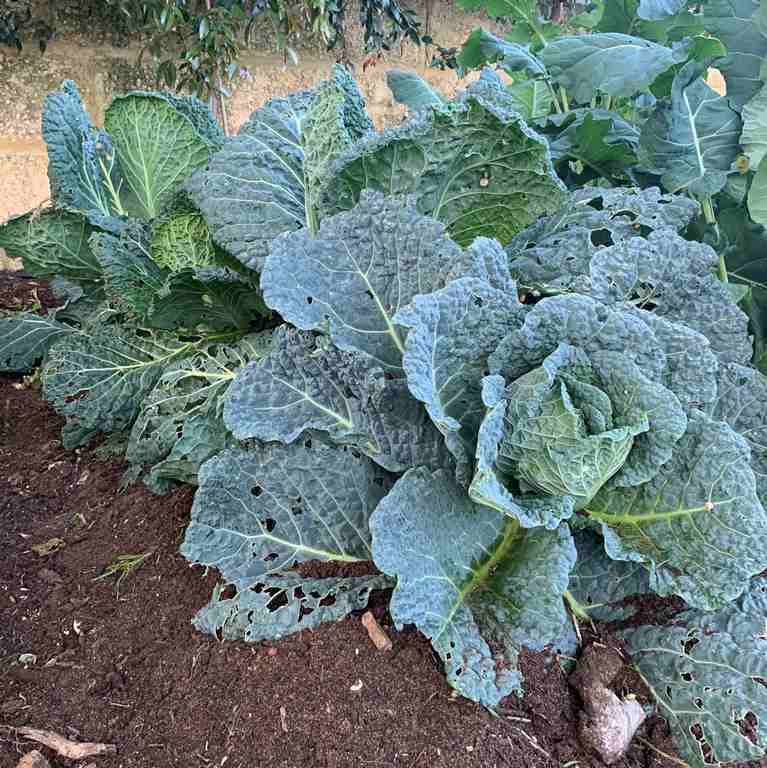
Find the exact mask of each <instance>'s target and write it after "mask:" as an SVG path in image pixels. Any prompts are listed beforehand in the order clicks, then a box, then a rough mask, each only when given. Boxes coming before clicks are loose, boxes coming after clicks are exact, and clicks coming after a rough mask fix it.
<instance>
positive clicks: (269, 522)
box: [264, 517, 277, 533]
mask: <svg viewBox="0 0 767 768" xmlns="http://www.w3.org/2000/svg"><path fill="white" fill-rule="evenodd" d="M276 526H277V523H276V521H275V520H274V519H273V518H271V517H267V518H266V520H264V528H266V532H267V533H271V532H272V531H273V530H274V529H275V527H276Z"/></svg>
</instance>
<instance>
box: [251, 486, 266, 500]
mask: <svg viewBox="0 0 767 768" xmlns="http://www.w3.org/2000/svg"><path fill="white" fill-rule="evenodd" d="M263 490H264V489H263V488H262V487H261V486H260V485H254V486H253V487H252V488H251V489H250V495H251V496H255V497H256V498H258V497H259V496H260V495H261V494H262V493H263Z"/></svg>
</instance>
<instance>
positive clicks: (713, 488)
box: [587, 411, 767, 610]
mask: <svg viewBox="0 0 767 768" xmlns="http://www.w3.org/2000/svg"><path fill="white" fill-rule="evenodd" d="M587 512H588V514H589V515H590V517H591V518H592V519H594V520H596V521H599V522H601V523H602V533H603V535H604V537H605V541H606V549H607V552H608V554H609V555H610V556H611V557H614V558H616V559H619V560H633V561H636V562H643V563H646V564H647V566H648V567H649V569H650V587H651V588H652V589H653V590H654V591H655V592H657V593H658V594H660V595H673V594H677V595H679V596H681V597H682V598H683V599H684V600H685V601H686V602H687V603H688V604H689V605H691V606H693V607H696V608H700V609H701V610H716V609H718V608H720V607H721V606H723V605H725V604H726V603H727V602H729V601H731V600H734V599H735V598H737V597H738V596H739V595H740V594H741V593H742V592H743V590H744V589H745V588H746V587H747V585H748V581H749V579H750V578H751V577H752V576H754V575H755V574H757V573H760V572H761V571H762V570H764V569H765V568H766V567H767V514H765V510H764V508H763V507H762V505H761V504H760V502H759V498H758V497H757V494H756V478H755V476H754V471H753V469H752V468H751V464H750V449H749V445H748V443H747V442H746V440H745V438H743V437H742V436H740V435H739V434H737V433H736V432H735V431H733V429H732V428H731V427H730V426H729V425H727V424H725V423H723V422H718V421H712V420H711V419H709V417H708V416H706V415H704V414H703V413H700V412H695V411H693V412H692V413H691V414H690V416H689V421H688V427H687V432H686V433H685V435H684V436H683V437H682V438H681V440H679V442H678V443H677V445H676V447H675V449H674V454H673V456H672V458H671V460H670V461H669V462H668V463H667V464H665V465H664V466H663V468H662V469H661V470H660V472H658V474H657V475H656V476H655V478H653V480H651V481H650V482H648V483H645V484H644V485H641V486H638V487H635V488H617V487H614V486H612V487H611V486H608V487H605V488H604V489H603V490H602V491H600V493H599V494H597V496H596V498H595V499H594V501H593V502H592V503H591V505H590V506H589V509H588V510H587Z"/></svg>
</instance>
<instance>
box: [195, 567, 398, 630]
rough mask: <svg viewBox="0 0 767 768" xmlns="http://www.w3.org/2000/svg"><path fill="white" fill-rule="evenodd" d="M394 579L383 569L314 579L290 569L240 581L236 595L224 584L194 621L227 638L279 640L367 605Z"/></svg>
mask: <svg viewBox="0 0 767 768" xmlns="http://www.w3.org/2000/svg"><path fill="white" fill-rule="evenodd" d="M390 584H391V583H390V580H389V579H387V578H386V576H380V575H377V576H351V577H346V578H344V577H336V578H325V579H309V578H303V577H301V576H300V575H299V574H297V573H295V574H294V573H287V574H284V575H280V576H270V577H268V578H267V579H264V580H263V581H262V582H255V583H247V582H242V583H239V584H237V585H236V587H237V592H236V594H235V595H234V596H232V597H228V596H227V597H225V596H224V593H225V585H220V586H218V587H216V589H215V590H214V592H213V597H212V599H211V601H210V602H209V603H208V604H207V605H206V606H205V607H204V608H201V609H200V610H199V611H198V612H197V615H196V616H195V617H194V619H193V620H192V623H193V624H194V625H195V627H197V629H199V630H200V631H201V632H205V633H207V634H210V635H216V636H220V637H221V638H222V639H224V640H244V641H245V642H248V643H257V642H259V641H261V640H277V639H279V638H281V637H285V636H286V635H291V634H293V633H294V632H300V631H301V630H304V629H313V628H314V627H317V626H319V625H320V624H322V623H323V622H326V621H339V620H341V619H343V618H344V617H345V616H347V615H348V614H349V613H351V612H352V611H358V610H361V609H363V608H365V606H367V604H368V600H369V599H370V594H371V592H372V591H373V590H375V589H386V588H388V587H389V586H390Z"/></svg>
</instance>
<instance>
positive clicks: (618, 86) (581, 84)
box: [539, 32, 674, 104]
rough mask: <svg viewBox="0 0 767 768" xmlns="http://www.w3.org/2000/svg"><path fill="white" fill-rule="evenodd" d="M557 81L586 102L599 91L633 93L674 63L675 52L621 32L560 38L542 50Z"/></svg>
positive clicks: (615, 93)
mask: <svg viewBox="0 0 767 768" xmlns="http://www.w3.org/2000/svg"><path fill="white" fill-rule="evenodd" d="M539 55H540V58H541V60H542V61H543V63H544V64H545V65H546V68H547V69H548V71H549V73H550V74H551V76H552V77H553V78H554V80H555V81H556V82H558V83H559V84H560V85H562V86H563V87H564V88H566V89H567V90H568V91H570V92H571V93H572V95H573V97H574V99H575V100H576V101H578V102H580V103H582V104H586V103H588V102H589V101H591V99H592V98H593V97H594V96H595V95H596V94H597V93H598V92H602V93H607V94H609V95H610V96H633V95H634V94H635V93H638V92H639V91H644V90H647V88H649V87H650V85H651V84H652V82H653V81H654V80H655V78H656V77H658V75H660V74H661V72H665V70H667V69H668V68H669V67H670V66H671V65H672V64H673V63H674V54H673V52H672V51H671V49H670V48H666V47H665V46H662V45H657V44H656V43H651V42H650V41H649V40H643V39H641V38H639V37H632V36H631V35H622V34H618V33H614V32H612V33H608V32H602V33H594V34H589V35H575V36H572V37H560V38H559V39H558V40H555V41H554V42H552V43H551V44H550V45H548V46H547V47H546V48H544V49H543V50H542V51H541V52H540V54H539Z"/></svg>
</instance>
